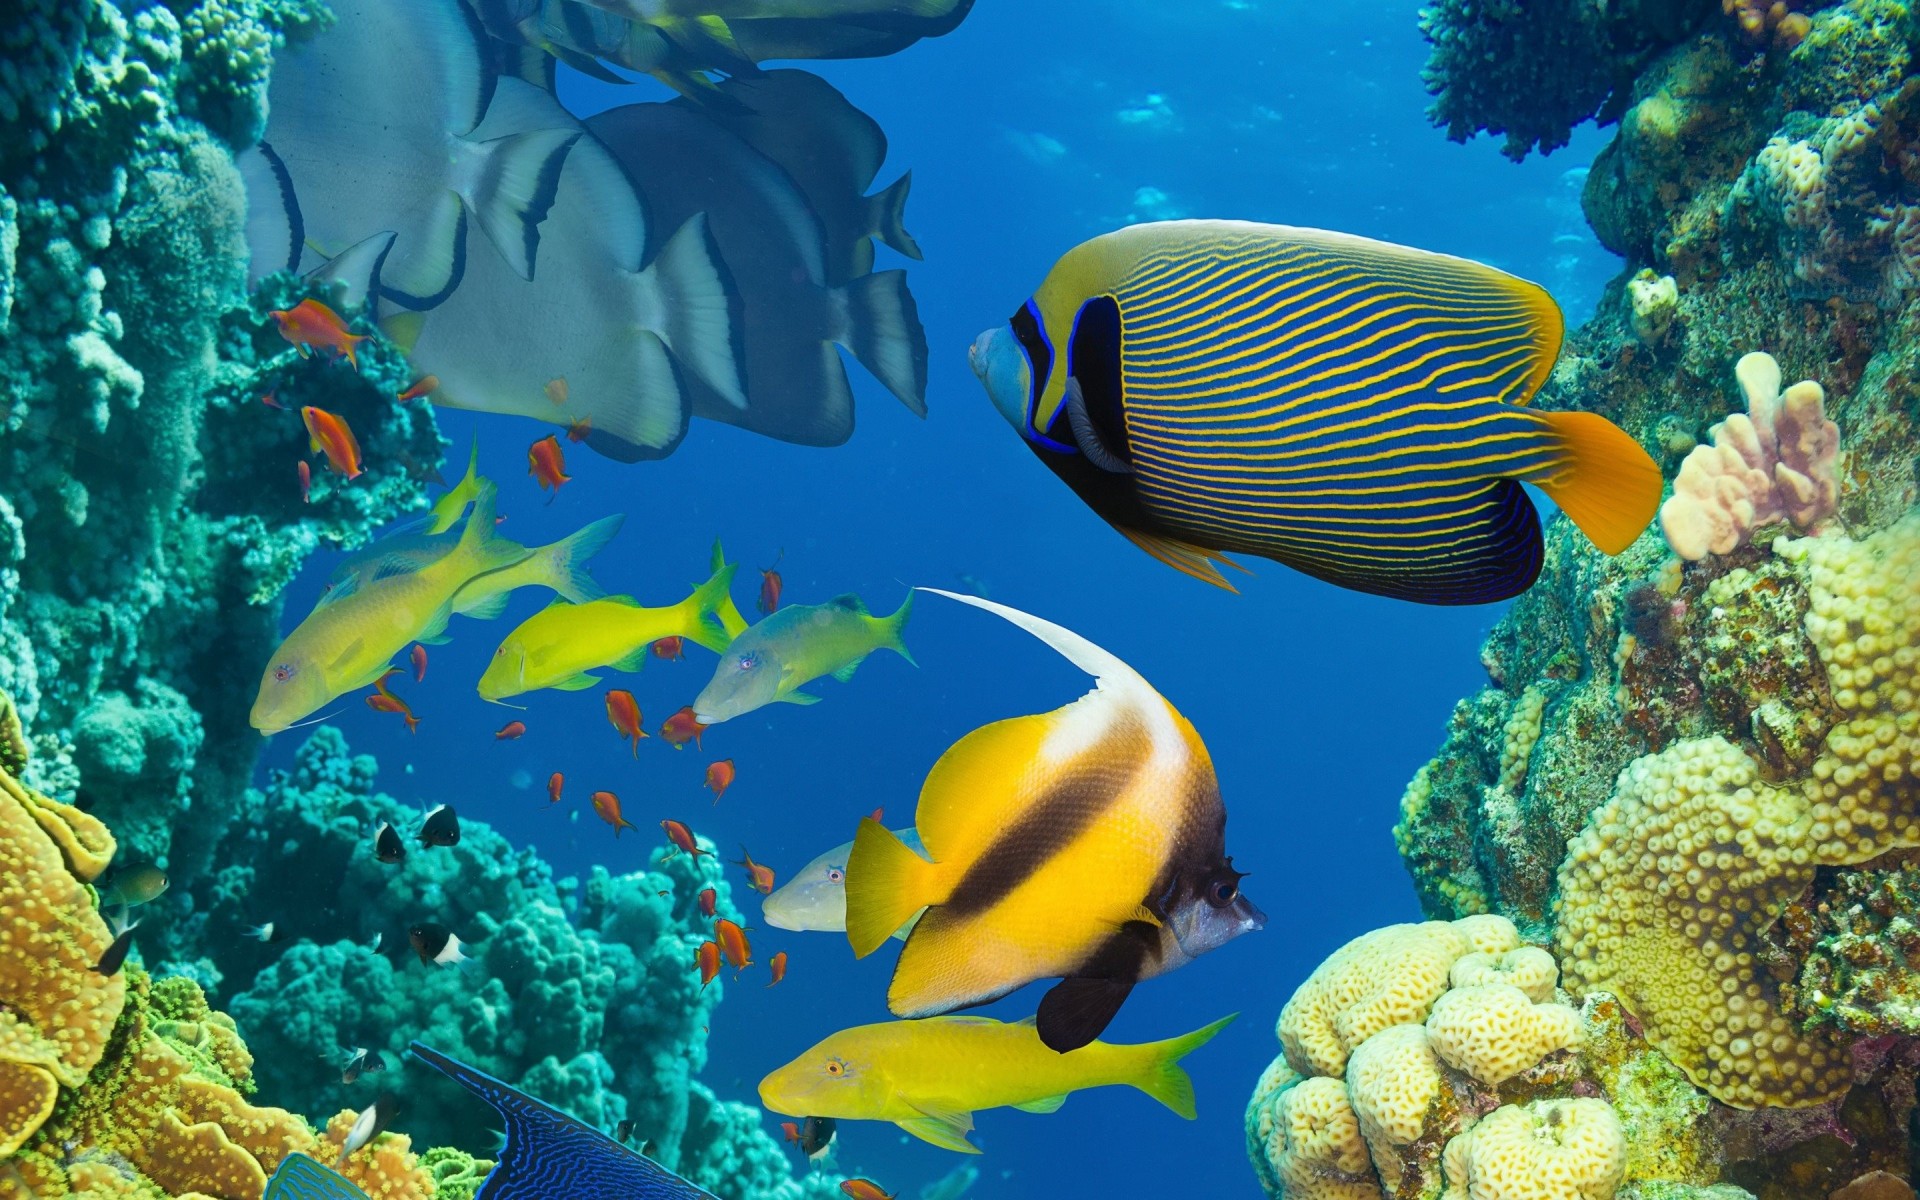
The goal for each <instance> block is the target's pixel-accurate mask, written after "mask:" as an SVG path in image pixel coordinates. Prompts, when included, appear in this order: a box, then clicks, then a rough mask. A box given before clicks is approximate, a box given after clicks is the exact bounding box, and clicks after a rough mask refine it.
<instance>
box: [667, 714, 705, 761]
mask: <svg viewBox="0 0 1920 1200" xmlns="http://www.w3.org/2000/svg"><path fill="white" fill-rule="evenodd" d="M706 730H707V727H706V726H705V725H702V724H701V723H700V720H699V718H698V717H695V716H694V715H693V705H691V704H689V705H686V706H685V707H683V708H680V709H677V710H675V712H674V714H673V715H672V716H670V717H668V718H667V719H666V720H665V721H663V722H661V724H660V740H661V741H663V742H665V743H666V744H667V745H669V746H672V747H673V748H674V749H675V750H682V749H685V748H686V745H687V743H688V742H692V743H693V744H694V745H695V746H698V745H699V744H700V735H701V734H703V733H705V732H706Z"/></svg>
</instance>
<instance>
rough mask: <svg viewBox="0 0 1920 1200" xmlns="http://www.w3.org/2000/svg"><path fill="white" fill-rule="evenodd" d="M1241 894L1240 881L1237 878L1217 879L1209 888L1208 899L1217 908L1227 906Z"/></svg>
mask: <svg viewBox="0 0 1920 1200" xmlns="http://www.w3.org/2000/svg"><path fill="white" fill-rule="evenodd" d="M1239 895H1240V881H1239V880H1237V879H1217V880H1215V881H1214V883H1213V886H1212V887H1210V888H1208V889H1207V900H1208V902H1209V903H1211V904H1212V905H1213V906H1214V907H1215V908H1225V907H1226V906H1227V905H1229V904H1232V903H1233V902H1234V900H1235V899H1236V898H1238V897H1239Z"/></svg>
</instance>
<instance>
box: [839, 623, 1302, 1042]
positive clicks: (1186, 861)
mask: <svg viewBox="0 0 1920 1200" xmlns="http://www.w3.org/2000/svg"><path fill="white" fill-rule="evenodd" d="M921 590H923V591H930V592H934V593H935V594H936V595H941V596H946V597H948V598H950V599H953V600H957V601H959V602H960V603H962V604H970V605H972V606H974V607H975V608H984V609H986V610H987V611H988V612H992V613H997V614H999V615H1000V616H1002V617H1004V618H1006V619H1007V620H1008V621H1011V622H1013V623H1014V624H1015V625H1018V626H1020V628H1022V629H1025V630H1026V631H1027V632H1029V633H1031V634H1033V635H1034V636H1035V637H1037V638H1039V639H1040V640H1041V641H1043V642H1046V643H1047V644H1048V645H1049V646H1052V647H1053V648H1054V649H1055V650H1058V651H1059V652H1060V653H1061V654H1062V655H1064V656H1065V657H1066V658H1067V659H1068V660H1069V661H1071V662H1072V663H1073V664H1074V665H1075V666H1077V667H1079V668H1080V669H1081V670H1084V671H1086V672H1087V673H1088V674H1090V675H1092V676H1094V678H1095V679H1096V680H1097V681H1098V685H1097V686H1096V687H1095V688H1094V690H1093V691H1091V692H1089V693H1087V694H1086V695H1085V696H1082V697H1081V698H1080V699H1078V700H1076V701H1074V702H1073V703H1072V704H1069V705H1067V706H1066V707H1064V708H1060V709H1056V710H1054V711H1053V712H1050V713H1041V714H1039V715H1036V716H1027V717H1014V718H1012V719H1010V720H1006V721H997V722H995V723H993V724H991V725H988V726H985V727H983V728H980V729H976V730H974V731H973V732H972V733H969V734H968V735H967V736H966V737H963V738H961V739H960V740H959V741H958V742H956V743H954V745H953V746H952V748H950V749H949V750H948V751H947V752H946V753H945V754H943V755H941V756H940V761H939V762H937V763H935V764H934V766H933V770H932V771H931V772H930V773H929V774H928V775H927V780H926V783H925V784H924V785H923V786H922V788H921V790H920V807H919V811H918V814H917V817H916V819H915V822H914V824H915V827H916V828H917V829H918V830H919V832H920V841H921V842H922V844H924V845H925V847H926V853H927V857H926V858H922V857H921V856H920V855H918V854H915V853H914V852H913V851H912V850H910V849H908V848H907V846H906V844H905V843H904V842H902V841H901V840H900V839H899V838H898V837H896V836H894V835H893V834H892V833H889V832H888V831H887V829H886V827H885V826H883V825H881V824H880V823H879V822H878V821H875V820H873V819H871V818H868V819H866V820H863V821H861V822H860V831H859V834H858V835H857V836H856V837H855V838H854V842H853V853H852V854H851V855H849V856H848V858H847V878H846V892H847V940H848V941H849V942H851V943H852V945H853V952H854V954H855V955H856V956H858V957H861V958H865V957H866V956H867V955H869V954H871V953H873V952H874V951H875V950H877V949H878V948H879V947H880V946H881V945H883V944H884V943H885V942H886V940H887V939H888V937H890V936H891V935H892V934H893V932H894V930H896V929H899V928H900V927H901V926H902V925H905V924H906V923H907V922H908V921H910V920H912V919H913V916H914V914H915V913H916V912H918V911H919V910H920V909H922V908H925V909H926V914H925V915H924V916H922V917H921V918H920V922H919V924H918V925H916V926H914V929H913V932H912V933H910V934H908V935H907V944H906V947H905V949H903V950H902V951H901V952H900V961H899V963H898V964H897V965H896V966H895V968H894V972H893V982H892V984H891V985H890V986H889V987H888V989H887V1006H888V1008H890V1009H891V1010H892V1011H893V1014H894V1015H895V1016H899V1017H930V1016H934V1015H936V1014H939V1013H946V1012H952V1011H953V1010H955V1009H958V1008H968V1007H971V1006H973V1005H976V1004H986V1003H988V1002H989V1001H992V1000H997V999H999V998H1000V997H1002V996H1004V995H1006V994H1007V993H1009V992H1011V991H1014V990H1015V989H1017V988H1020V987H1024V986H1025V985H1027V984H1029V983H1032V982H1034V981H1035V980H1040V979H1052V978H1059V979H1060V980H1061V982H1060V983H1059V984H1058V985H1056V986H1055V987H1054V988H1053V989H1052V990H1051V991H1049V992H1048V993H1047V994H1046V996H1045V997H1044V998H1043V999H1042V1000H1041V1002H1040V1011H1039V1014H1038V1017H1037V1026H1038V1033H1039V1037H1040V1040H1041V1041H1042V1042H1044V1043H1045V1044H1046V1045H1047V1046H1050V1047H1052V1048H1053V1049H1055V1050H1058V1051H1061V1052H1065V1051H1069V1050H1075V1049H1078V1048H1079V1047H1081V1046H1085V1045H1087V1044H1088V1043H1089V1042H1091V1041H1092V1040H1093V1039H1094V1038H1096V1037H1098V1036H1100V1033H1101V1031H1102V1030H1104V1029H1105V1028H1106V1027H1107V1023H1108V1022H1109V1021H1111V1020H1112V1019H1113V1015H1114V1014H1115V1013H1116V1012H1118V1011H1119V1009H1120V1005H1121V1004H1122V1003H1123V1002H1124V1001H1125V1000H1126V998H1127V994H1128V993H1129V992H1130V991H1131V990H1132V989H1133V985H1134V984H1135V983H1136V982H1138V981H1140V980H1142V979H1149V978H1152V977H1153V976H1156V975H1163V974H1165V973H1167V972H1168V971H1171V970H1173V969H1174V968H1176V967H1179V966H1181V965H1182V964H1184V963H1186V962H1188V961H1189V960H1191V959H1193V958H1196V957H1198V956H1199V955H1201V954H1204V953H1206V952H1207V951H1208V950H1211V949H1214V948H1215V947H1217V946H1220V945H1223V944H1224V943H1226V942H1228V941H1231V940H1232V939H1234V938H1236V937H1239V936H1240V935H1241V934H1243V933H1247V932H1250V931H1252V930H1255V929H1259V928H1260V927H1261V926H1262V925H1263V924H1265V922H1266V918H1265V917H1264V916H1263V915H1262V914H1261V912H1260V910H1259V909H1257V908H1255V907H1254V906H1253V904H1252V903H1251V902H1250V901H1249V900H1248V899H1247V898H1246V897H1245V896H1243V895H1241V894H1240V879H1241V872H1239V871H1236V870H1234V869H1233V860H1232V859H1230V858H1228V857H1227V854H1226V827H1227V810H1226V807H1225V806H1224V805H1223V804H1222V803H1221V800H1220V786H1219V783H1218V782H1217V781H1216V780H1215V779H1214V774H1213V761H1212V759H1211V758H1209V757H1208V755H1207V748H1206V745H1205V744H1204V743H1202V742H1201V740H1200V735H1199V734H1198V733H1196V732H1195V731H1194V728H1193V726H1192V725H1190V724H1188V723H1187V719H1186V718H1185V717H1183V716H1181V715H1180V713H1179V712H1178V711H1177V710H1175V709H1174V707H1173V705H1171V704H1169V703H1167V701H1166V700H1165V698H1163V697H1162V696H1161V695H1160V693H1158V692H1156V691H1155V690H1154V689H1153V685H1152V684H1149V683H1148V682H1147V681H1146V680H1145V679H1143V678H1141V677H1140V675H1139V674H1138V673H1137V672H1135V671H1134V669H1133V668H1132V667H1129V666H1128V665H1127V664H1126V663H1124V662H1121V661H1120V660H1119V659H1118V658H1115V657H1114V656H1113V655H1111V654H1109V653H1107V652H1106V651H1105V650H1102V649H1101V648H1100V647H1098V646H1096V645H1094V644H1093V643H1092V642H1089V641H1087V640H1086V639H1085V638H1083V637H1081V636H1080V635H1079V634H1076V633H1074V632H1072V631H1071V630H1067V629H1063V628H1061V627H1060V626H1058V625H1055V624H1053V623H1052V622H1050V621H1043V620H1041V619H1039V618H1038V617H1033V616H1029V615H1028V614H1026V613H1023V612H1021V611H1019V610H1018V609H1013V608H1008V607H1006V606H1005V605H1002V604H995V603H993V602H992V601H990V600H982V599H980V598H979V597H977V596H962V595H958V594H955V593H953V592H943V591H939V590H938V589H935V588H924V589H921ZM928 859H931V860H932V861H931V862H929V861H928Z"/></svg>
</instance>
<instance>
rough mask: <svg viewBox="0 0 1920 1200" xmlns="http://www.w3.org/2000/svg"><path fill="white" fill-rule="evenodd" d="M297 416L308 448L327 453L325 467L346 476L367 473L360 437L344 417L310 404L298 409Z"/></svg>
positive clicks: (352, 476) (356, 476) (316, 452)
mask: <svg viewBox="0 0 1920 1200" xmlns="http://www.w3.org/2000/svg"><path fill="white" fill-rule="evenodd" d="M300 420H301V421H303V422H304V423H305V424H306V427H307V448H308V449H309V450H311V451H312V452H314V453H315V454H324V455H325V456H326V459H327V469H328V470H330V471H332V472H333V473H334V474H335V475H344V476H346V477H347V478H348V479H358V478H360V476H361V475H363V474H365V473H366V471H365V468H363V467H362V466H361V460H360V441H359V439H358V438H355V437H354V436H353V429H352V428H351V427H350V426H348V424H347V422H346V418H344V417H341V416H339V415H338V414H336V413H330V412H328V411H327V410H325V409H323V408H315V407H313V406H312V405H311V404H309V405H307V406H306V407H305V408H302V409H301V410H300Z"/></svg>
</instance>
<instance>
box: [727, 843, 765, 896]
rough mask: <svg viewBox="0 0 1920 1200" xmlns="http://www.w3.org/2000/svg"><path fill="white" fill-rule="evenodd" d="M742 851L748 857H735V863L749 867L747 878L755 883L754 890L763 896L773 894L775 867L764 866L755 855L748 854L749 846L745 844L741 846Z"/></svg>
mask: <svg viewBox="0 0 1920 1200" xmlns="http://www.w3.org/2000/svg"><path fill="white" fill-rule="evenodd" d="M740 853H741V854H743V855H746V857H744V858H739V859H735V860H734V865H735V866H741V867H745V868H746V869H747V879H748V881H749V882H751V883H752V884H753V890H754V891H756V892H759V893H760V894H761V895H762V896H771V895H772V894H773V868H772V867H766V866H762V865H760V864H759V863H757V862H755V861H753V855H751V854H747V848H746V847H745V846H742V847H740Z"/></svg>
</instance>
